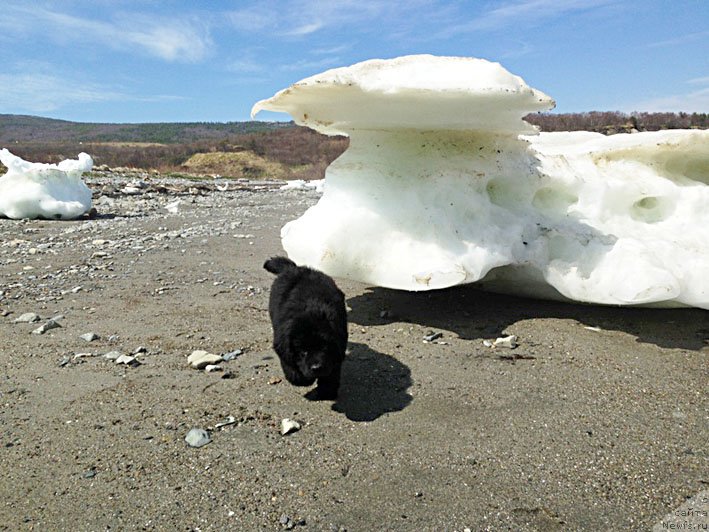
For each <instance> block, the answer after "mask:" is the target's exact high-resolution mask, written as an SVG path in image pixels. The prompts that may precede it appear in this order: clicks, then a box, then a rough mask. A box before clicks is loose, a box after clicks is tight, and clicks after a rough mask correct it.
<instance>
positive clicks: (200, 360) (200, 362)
mask: <svg viewBox="0 0 709 532" xmlns="http://www.w3.org/2000/svg"><path fill="white" fill-rule="evenodd" d="M221 361H222V357H220V356H219V355H213V354H212V353H208V352H207V351H202V350H200V349H198V350H196V351H192V354H191V355H189V356H188V357H187V363H188V364H189V365H190V366H192V367H193V368H195V369H204V368H206V367H207V366H209V365H211V364H216V363H218V362H221Z"/></svg>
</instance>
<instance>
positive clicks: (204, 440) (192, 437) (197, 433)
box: [185, 428, 212, 447]
mask: <svg viewBox="0 0 709 532" xmlns="http://www.w3.org/2000/svg"><path fill="white" fill-rule="evenodd" d="M185 441H186V442H187V445H189V446H190V447H203V446H205V445H207V444H208V443H209V442H211V441H212V439H211V438H210V437H209V433H208V432H207V431H206V430H204V429H198V428H194V429H192V430H190V431H189V432H188V433H187V436H185Z"/></svg>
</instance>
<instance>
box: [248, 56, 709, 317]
mask: <svg viewBox="0 0 709 532" xmlns="http://www.w3.org/2000/svg"><path fill="white" fill-rule="evenodd" d="M553 106H554V102H553V100H552V99H551V98H549V97H548V96H546V95H545V94H543V93H541V92H539V91H537V90H535V89H533V88H531V87H529V86H528V85H527V84H526V83H525V82H524V81H523V80H522V79H521V78H520V77H518V76H515V75H513V74H511V73H509V72H508V71H507V70H505V69H504V68H503V67H502V66H500V65H499V64H497V63H491V62H488V61H485V60H482V59H474V58H460V57H434V56H429V55H422V56H407V57H400V58H397V59H391V60H371V61H365V62H363V63H358V64H356V65H353V66H351V67H346V68H338V69H334V70H329V71H327V72H324V73H322V74H319V75H316V76H313V77H310V78H307V79H304V80H302V81H300V82H298V83H296V84H294V85H293V86H291V87H290V88H288V89H285V90H283V91H280V92H279V93H277V94H276V95H275V96H273V97H272V98H270V99H268V100H263V101H260V102H258V103H257V104H256V105H255V106H254V108H253V111H252V113H253V114H254V115H255V114H256V113H257V112H258V111H260V110H262V109H267V110H271V111H284V112H287V113H289V114H290V115H291V116H292V117H293V118H294V120H295V121H296V123H298V124H301V125H305V126H308V127H311V128H313V129H316V130H317V131H320V132H322V133H325V134H329V135H333V134H344V135H347V136H349V137H350V146H349V148H348V149H347V151H346V152H345V153H344V154H342V155H341V156H340V157H339V158H338V159H337V160H335V161H334V162H333V163H332V164H331V165H330V166H329V167H328V169H327V172H326V179H325V187H324V193H323V196H322V198H321V199H320V201H319V202H318V203H317V204H316V205H315V206H314V207H311V208H310V209H309V210H308V211H306V212H305V214H304V215H303V216H302V217H301V218H299V219H297V220H294V221H292V222H289V223H288V224H286V225H285V226H284V227H283V229H282V230H281V238H282V243H283V247H284V249H285V250H286V252H287V253H288V255H289V256H290V257H291V258H292V259H293V260H294V261H296V262H298V263H300V264H307V265H310V266H313V267H315V268H318V269H320V270H323V271H325V272H327V273H329V274H330V275H333V276H337V277H345V278H351V279H355V280H359V281H363V282H366V283H369V284H372V285H376V286H384V287H389V288H398V289H405V290H430V289H437V288H444V287H448V286H452V285H456V284H460V283H471V282H477V283H479V285H480V286H481V287H483V288H488V289H491V290H497V291H504V292H510V293H515V294H520V295H529V296H535V297H544V298H556V299H569V300H575V301H582V302H589V303H601V304H613V305H655V306H697V307H703V308H709V186H708V184H709V132H707V131H688V130H687V131H663V132H652V133H639V134H634V135H615V136H611V137H606V136H603V135H600V134H595V133H588V132H575V133H541V134H538V133H537V132H536V131H535V129H534V128H533V127H532V126H530V125H529V124H528V123H526V122H524V121H523V120H522V117H523V116H525V115H526V114H528V113H530V112H535V111H540V110H547V109H550V108H552V107H553Z"/></svg>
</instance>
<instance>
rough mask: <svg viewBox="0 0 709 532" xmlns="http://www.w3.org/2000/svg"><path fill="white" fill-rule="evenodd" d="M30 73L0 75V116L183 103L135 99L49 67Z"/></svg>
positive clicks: (159, 97) (35, 68)
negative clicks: (126, 104) (74, 107)
mask: <svg viewBox="0 0 709 532" xmlns="http://www.w3.org/2000/svg"><path fill="white" fill-rule="evenodd" d="M24 66H26V67H27V66H28V67H29V68H30V69H31V70H23V71H16V72H10V73H0V112H11V113H18V112H26V113H46V112H49V111H54V110H56V109H61V108H62V107H64V106H67V105H75V104H90V103H95V102H107V101H123V102H126V101H133V102H135V101H141V102H155V101H168V100H182V99H184V98H182V97H179V96H173V95H152V96H151V95H148V96H137V95H135V94H130V93H128V92H123V91H120V90H115V89H112V88H111V87H108V86H105V85H101V84H98V83H94V82H91V81H86V80H79V79H78V78H74V77H73V76H72V75H67V74H66V73H62V75H58V74H55V73H53V72H51V70H50V67H49V66H48V65H42V64H40V63H32V64H31V65H24Z"/></svg>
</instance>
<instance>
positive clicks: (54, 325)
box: [32, 318, 61, 334]
mask: <svg viewBox="0 0 709 532" xmlns="http://www.w3.org/2000/svg"><path fill="white" fill-rule="evenodd" d="M58 327H61V325H60V324H59V322H58V321H57V319H56V318H53V319H51V320H49V321H47V322H46V323H45V324H44V325H42V326H40V327H37V328H36V329H35V330H34V331H32V334H44V333H46V332H47V331H50V330H52V329H56V328H58Z"/></svg>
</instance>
